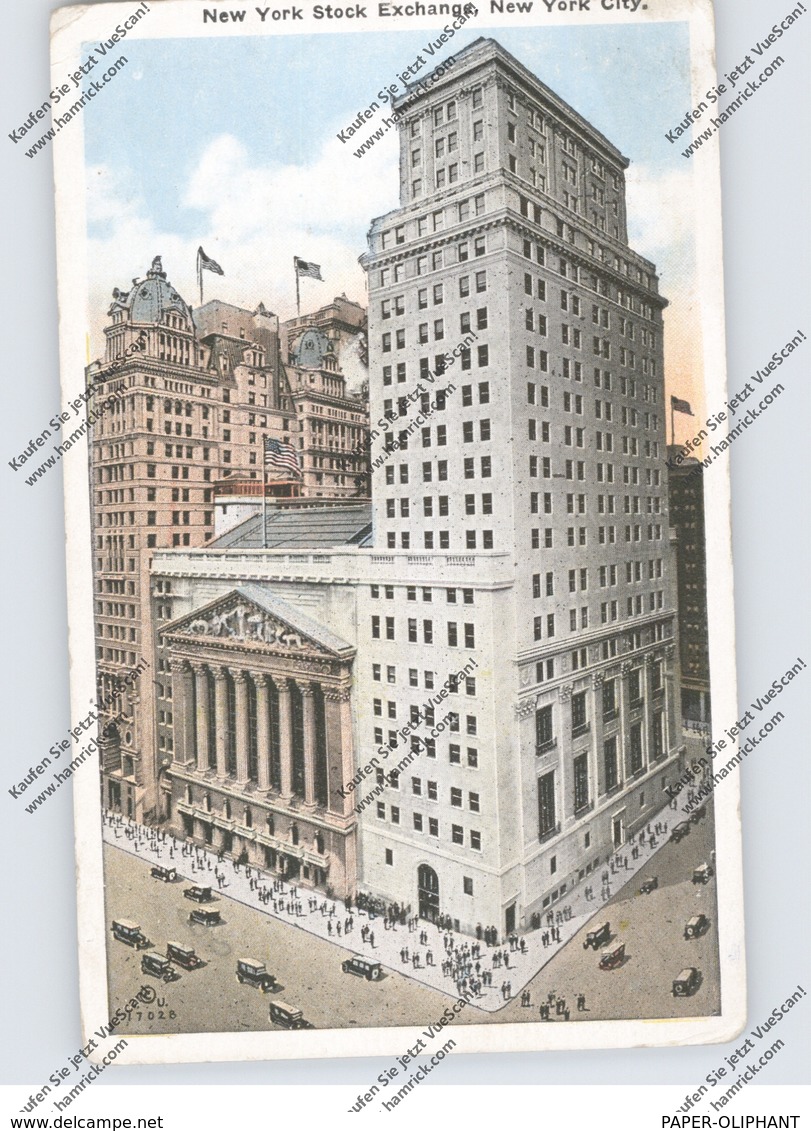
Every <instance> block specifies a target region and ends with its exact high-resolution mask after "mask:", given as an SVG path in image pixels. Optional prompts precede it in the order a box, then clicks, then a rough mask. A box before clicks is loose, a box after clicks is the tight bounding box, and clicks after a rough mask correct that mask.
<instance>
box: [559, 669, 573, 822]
mask: <svg viewBox="0 0 811 1131" xmlns="http://www.w3.org/2000/svg"><path fill="white" fill-rule="evenodd" d="M558 698H559V700H560V705H559V707H558V711H557V715H558V721H559V723H560V734H559V735H558V768H559V770H560V773H561V776H562V778H563V797H562V799H561V811H560V822H561V827H563V826H564V825H565V823H566V822H567V821H568V820H569V818H570V817H573V816H574V756H573V755H574V751H573V750H572V685H571V684H570V683H566V684H564V685H563V686H562V687H559V688H558Z"/></svg>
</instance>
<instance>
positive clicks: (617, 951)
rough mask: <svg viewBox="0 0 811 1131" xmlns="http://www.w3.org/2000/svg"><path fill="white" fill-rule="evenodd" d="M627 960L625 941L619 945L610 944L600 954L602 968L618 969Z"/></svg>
mask: <svg viewBox="0 0 811 1131" xmlns="http://www.w3.org/2000/svg"><path fill="white" fill-rule="evenodd" d="M624 961H625V943H620V944H619V945H618V946H609V947H606V949H605V950H604V951H603V953H602V954H601V955H600V963H599V965H600V969H601V970H616V968H617V967H618V966H622V964H623V962H624Z"/></svg>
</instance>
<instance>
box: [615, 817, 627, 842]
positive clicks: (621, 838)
mask: <svg viewBox="0 0 811 1131" xmlns="http://www.w3.org/2000/svg"><path fill="white" fill-rule="evenodd" d="M613 827H614V847H615V848H619V847H620V845H621V844H623V843H624V842H625V814H624V813H620V815H619V816H618V817H615V818H614V826H613Z"/></svg>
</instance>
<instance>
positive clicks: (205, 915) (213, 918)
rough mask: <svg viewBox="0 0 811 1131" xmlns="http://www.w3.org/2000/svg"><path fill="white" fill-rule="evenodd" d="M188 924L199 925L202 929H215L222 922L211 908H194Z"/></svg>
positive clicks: (217, 912)
mask: <svg viewBox="0 0 811 1131" xmlns="http://www.w3.org/2000/svg"><path fill="white" fill-rule="evenodd" d="M189 922H190V923H200V924H202V926H204V927H217V926H219V924H220V923H221V922H222V919H221V918H220V913H219V911H215V910H213V908H211V907H195V909H194V911H192V912H190V914H189Z"/></svg>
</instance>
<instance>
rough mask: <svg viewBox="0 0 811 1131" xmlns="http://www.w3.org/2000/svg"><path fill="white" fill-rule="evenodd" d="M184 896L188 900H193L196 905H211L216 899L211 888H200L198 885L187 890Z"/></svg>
mask: <svg viewBox="0 0 811 1131" xmlns="http://www.w3.org/2000/svg"><path fill="white" fill-rule="evenodd" d="M183 895H184V896H185V898H186V899H193V900H194V902H195V903H211V901H212V899H213V898H214V896H213V895H212V894H211V888H203V887H198V886H197V884H193V885H192V886H191V887H190V888H186V890H185V891H184V892H183Z"/></svg>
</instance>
